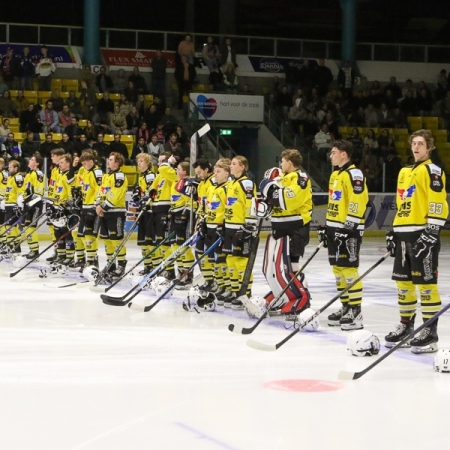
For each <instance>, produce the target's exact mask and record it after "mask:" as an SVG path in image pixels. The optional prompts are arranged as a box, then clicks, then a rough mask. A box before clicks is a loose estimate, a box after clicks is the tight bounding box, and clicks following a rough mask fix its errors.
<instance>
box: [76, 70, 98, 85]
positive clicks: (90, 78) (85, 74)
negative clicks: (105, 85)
mask: <svg viewBox="0 0 450 450" xmlns="http://www.w3.org/2000/svg"><path fill="white" fill-rule="evenodd" d="M83 81H84V82H85V83H86V87H90V86H92V85H95V75H94V74H93V73H92V71H91V66H90V65H89V64H86V65H85V66H83V69H82V70H81V71H80V75H79V77H78V82H79V86H80V88H81V87H82V84H83Z"/></svg>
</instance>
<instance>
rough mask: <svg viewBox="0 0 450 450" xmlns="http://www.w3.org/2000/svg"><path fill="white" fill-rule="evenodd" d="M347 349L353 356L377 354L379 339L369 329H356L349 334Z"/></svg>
mask: <svg viewBox="0 0 450 450" xmlns="http://www.w3.org/2000/svg"><path fill="white" fill-rule="evenodd" d="M347 350H348V351H349V352H350V353H351V354H352V355H353V356H372V355H378V352H379V351H380V340H379V339H378V338H377V337H376V336H375V335H374V334H373V333H372V332H370V331H369V330H357V331H354V332H353V333H352V334H350V335H349V337H348V339H347Z"/></svg>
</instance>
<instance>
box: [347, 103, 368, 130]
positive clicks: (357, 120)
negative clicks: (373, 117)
mask: <svg viewBox="0 0 450 450" xmlns="http://www.w3.org/2000/svg"><path fill="white" fill-rule="evenodd" d="M349 124H350V125H351V126H352V127H365V126H366V115H365V113H364V109H363V108H362V107H361V108H359V109H358V111H356V112H354V113H353V114H352V115H351V116H350V119H349Z"/></svg>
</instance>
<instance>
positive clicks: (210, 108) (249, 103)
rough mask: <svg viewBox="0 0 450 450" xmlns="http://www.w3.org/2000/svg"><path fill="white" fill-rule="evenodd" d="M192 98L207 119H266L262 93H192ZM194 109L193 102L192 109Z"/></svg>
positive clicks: (249, 120)
mask: <svg viewBox="0 0 450 450" xmlns="http://www.w3.org/2000/svg"><path fill="white" fill-rule="evenodd" d="M190 98H191V100H192V101H193V102H194V103H195V105H196V106H197V108H198V109H199V111H200V112H201V113H202V114H203V115H204V116H205V117H206V118H207V119H212V120H233V121H241V122H260V123H262V122H263V121H264V97H263V96H262V95H231V94H208V93H204V94H197V93H191V94H190ZM193 109H194V107H193V106H192V104H191V110H193Z"/></svg>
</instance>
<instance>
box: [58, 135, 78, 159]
mask: <svg viewBox="0 0 450 450" xmlns="http://www.w3.org/2000/svg"><path fill="white" fill-rule="evenodd" d="M58 147H59V148H62V149H64V151H65V153H70V154H71V155H73V154H74V152H75V144H74V143H73V142H72V141H71V140H70V138H69V135H68V134H67V133H63V134H62V139H61V140H60V141H59V142H58Z"/></svg>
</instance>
